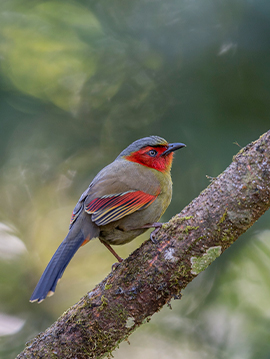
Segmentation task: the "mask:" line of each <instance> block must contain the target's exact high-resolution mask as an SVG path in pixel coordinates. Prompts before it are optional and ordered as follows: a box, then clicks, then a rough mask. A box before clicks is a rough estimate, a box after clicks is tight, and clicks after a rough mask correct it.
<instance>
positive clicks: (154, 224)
mask: <svg viewBox="0 0 270 359" xmlns="http://www.w3.org/2000/svg"><path fill="white" fill-rule="evenodd" d="M161 227H162V223H160V222H154V223H149V224H145V225H144V226H142V227H141V228H155V229H154V230H153V232H151V234H150V239H151V241H152V242H153V243H156V241H155V236H156V234H157V233H158V231H159V230H160V228H161Z"/></svg>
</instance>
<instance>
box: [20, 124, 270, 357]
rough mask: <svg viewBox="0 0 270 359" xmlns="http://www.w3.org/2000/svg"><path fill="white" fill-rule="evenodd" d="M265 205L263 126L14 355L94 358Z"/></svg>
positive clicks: (269, 169) (268, 199) (269, 190)
mask: <svg viewBox="0 0 270 359" xmlns="http://www.w3.org/2000/svg"><path fill="white" fill-rule="evenodd" d="M269 206H270V131H268V132H267V133H265V134H264V135H263V136H261V137H260V138H259V139H258V140H257V141H255V142H253V143H251V144H249V145H248V146H246V147H245V148H243V149H242V150H241V151H240V152H239V153H238V154H237V155H236V156H235V157H234V158H233V162H232V163H231V165H230V166H229V167H228V168H227V169H226V170H225V171H224V172H223V173H222V174H221V175H220V176H218V177H217V178H216V179H214V180H213V181H212V183H211V184H210V185H209V186H208V187H207V188H206V189H205V190H204V191H203V192H202V193H201V194H200V195H199V196H198V197H197V198H196V199H195V200H194V201H192V202H191V203H190V204H189V205H188V206H187V207H186V208H184V210H183V211H182V212H181V213H180V214H177V215H176V216H175V217H173V218H172V219H171V220H170V221H169V222H168V223H166V224H164V225H163V228H162V229H161V230H160V231H159V233H158V236H157V239H156V241H157V243H155V244H153V243H152V242H151V241H146V242H145V243H143V244H142V246H141V247H140V248H139V249H137V250H136V251H135V252H133V253H132V254H131V255H130V256H129V257H128V258H127V259H126V260H124V261H123V262H122V263H121V264H119V266H118V267H117V268H116V269H115V270H114V271H112V272H111V273H110V274H109V275H108V276H107V278H105V279H104V280H103V281H102V282H101V283H100V284H98V285H97V286H96V288H95V289H94V290H93V291H92V292H89V293H88V294H86V295H85V296H84V297H83V298H82V299H81V300H80V301H79V302H78V303H77V304H75V305H74V306H72V307H71V308H70V309H69V310H68V311H66V312H65V313H64V314H63V315H62V316H61V317H60V318H59V319H58V320H57V321H56V322H55V323H54V324H53V325H52V326H51V327H50V328H48V329H47V330H46V331H45V332H44V333H41V334H39V335H38V336H37V337H36V338H35V339H33V340H32V342H31V343H27V344H28V346H27V347H26V348H25V350H24V351H23V352H22V353H21V354H19V355H18V356H17V358H55V357H57V358H82V359H83V358H101V357H102V356H104V355H105V354H108V353H110V352H111V351H112V350H113V349H115V348H116V347H117V346H118V344H119V343H120V342H121V341H123V340H124V339H126V338H127V337H128V336H129V335H130V334H131V333H132V332H133V331H134V330H135V329H137V327H139V326H140V325H141V324H142V323H144V322H145V321H147V318H149V317H150V316H152V315H153V314H154V313H155V312H157V311H159V310H160V309H161V308H162V306H163V305H164V304H166V303H167V302H169V301H170V300H171V298H172V297H174V296H179V294H180V292H181V290H182V289H183V288H185V287H186V285H187V284H188V283H189V282H191V281H192V280H193V279H194V278H195V277H196V276H197V275H198V274H199V273H200V272H201V271H203V270H204V269H206V268H207V267H208V265H209V264H210V263H211V262H212V261H213V260H214V259H216V258H217V257H218V256H219V255H220V254H221V253H222V252H224V250H225V249H226V248H228V247H229V246H230V245H231V244H232V243H233V242H234V241H235V240H236V239H237V238H238V237H239V236H240V235H241V234H242V233H244V232H245V231H246V230H247V229H248V228H249V227H250V226H252V224H253V223H254V222H255V221H256V220H257V219H258V218H259V217H260V216H261V215H262V214H263V213H264V212H265V211H266V210H267V209H268V208H269Z"/></svg>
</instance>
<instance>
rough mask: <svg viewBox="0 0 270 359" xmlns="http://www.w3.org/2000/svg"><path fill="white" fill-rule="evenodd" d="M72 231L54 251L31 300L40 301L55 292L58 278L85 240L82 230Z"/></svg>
mask: <svg viewBox="0 0 270 359" xmlns="http://www.w3.org/2000/svg"><path fill="white" fill-rule="evenodd" d="M72 232H73V231H70V232H69V233H68V235H67V236H66V238H65V239H64V240H63V242H62V243H61V244H60V246H59V247H58V249H57V250H56V252H55V253H54V255H53V257H52V259H51V260H50V262H49V264H48V265H47V267H46V269H45V271H44V272H43V274H42V276H41V278H40V280H39V282H38V284H37V286H36V288H35V290H34V292H33V294H32V296H31V298H30V302H36V301H38V303H40V302H42V301H43V300H44V299H45V298H46V297H47V295H48V296H50V295H52V294H53V293H54V292H55V287H56V285H57V283H58V280H59V279H60V278H61V277H62V275H63V273H64V270H65V269H66V267H67V265H68V263H69V262H70V260H71V258H72V257H73V256H74V254H75V253H76V252H77V250H78V249H79V248H80V246H81V245H82V243H83V242H84V240H85V236H84V235H83V233H82V231H81V230H80V231H79V232H77V233H76V234H74V232H73V233H72Z"/></svg>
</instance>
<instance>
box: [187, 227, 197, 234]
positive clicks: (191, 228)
mask: <svg viewBox="0 0 270 359" xmlns="http://www.w3.org/2000/svg"><path fill="white" fill-rule="evenodd" d="M198 228H199V226H197V227H194V226H186V228H185V229H184V230H183V232H184V233H186V234H188V232H190V231H192V230H194V231H195V230H196V229H198Z"/></svg>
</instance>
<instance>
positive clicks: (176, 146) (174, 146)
mask: <svg viewBox="0 0 270 359" xmlns="http://www.w3.org/2000/svg"><path fill="white" fill-rule="evenodd" d="M182 147H186V145H185V144H184V143H169V145H168V148H167V150H166V151H164V152H163V153H162V155H161V156H166V155H168V154H169V153H171V152H174V151H176V150H179V148H182Z"/></svg>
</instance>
